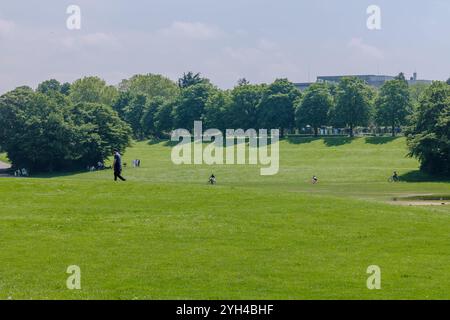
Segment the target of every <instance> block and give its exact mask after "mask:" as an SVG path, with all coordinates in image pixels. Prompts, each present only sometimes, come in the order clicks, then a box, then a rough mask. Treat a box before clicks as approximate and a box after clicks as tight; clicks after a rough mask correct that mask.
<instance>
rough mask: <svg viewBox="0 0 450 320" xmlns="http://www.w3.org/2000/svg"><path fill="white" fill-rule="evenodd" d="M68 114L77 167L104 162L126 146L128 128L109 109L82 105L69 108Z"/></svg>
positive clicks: (128, 136) (83, 103) (101, 105)
mask: <svg viewBox="0 0 450 320" xmlns="http://www.w3.org/2000/svg"><path fill="white" fill-rule="evenodd" d="M70 114H71V118H72V121H73V122H74V124H75V127H76V128H77V133H78V136H77V140H76V143H77V150H78V152H79V155H78V157H77V161H76V163H77V165H78V166H81V167H84V166H86V165H92V164H96V163H97V162H98V161H104V160H105V159H107V158H108V157H109V156H110V155H111V152H112V150H113V149H117V150H121V151H124V150H125V149H126V147H128V146H129V144H130V136H131V128H130V127H129V125H128V124H127V123H125V122H124V121H122V120H121V119H120V118H119V116H118V114H117V113H116V112H115V111H114V110H113V109H112V108H111V107H110V106H107V105H104V104H98V103H85V102H82V103H78V104H76V105H75V106H73V107H71V108H70Z"/></svg>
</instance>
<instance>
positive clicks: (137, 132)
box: [123, 94, 147, 140]
mask: <svg viewBox="0 0 450 320" xmlns="http://www.w3.org/2000/svg"><path fill="white" fill-rule="evenodd" d="M146 108H147V98H146V96H144V95H142V94H137V95H134V96H133V97H132V98H131V100H130V101H129V104H128V105H127V106H126V107H125V109H124V114H123V119H124V120H125V121H126V122H127V123H128V124H129V125H130V126H131V128H132V129H133V135H134V137H135V138H136V139H139V140H140V139H143V138H144V137H145V131H146V128H144V126H143V124H144V123H143V122H142V120H143V117H144V114H145V112H146Z"/></svg>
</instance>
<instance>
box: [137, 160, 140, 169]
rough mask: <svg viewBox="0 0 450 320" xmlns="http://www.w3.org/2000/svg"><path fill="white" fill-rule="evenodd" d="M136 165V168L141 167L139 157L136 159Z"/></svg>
mask: <svg viewBox="0 0 450 320" xmlns="http://www.w3.org/2000/svg"><path fill="white" fill-rule="evenodd" d="M137 166H138V168H140V167H141V160H140V159H137Z"/></svg>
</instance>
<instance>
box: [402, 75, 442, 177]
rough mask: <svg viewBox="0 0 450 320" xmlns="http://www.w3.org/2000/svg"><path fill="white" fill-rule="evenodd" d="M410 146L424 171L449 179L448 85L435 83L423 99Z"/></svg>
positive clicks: (416, 117) (409, 142) (412, 128)
mask: <svg viewBox="0 0 450 320" xmlns="http://www.w3.org/2000/svg"><path fill="white" fill-rule="evenodd" d="M408 146H409V149H410V156H413V157H416V158H418V159H419V160H420V162H421V168H422V170H424V171H426V172H429V173H433V174H437V173H439V174H445V175H450V87H449V86H448V85H447V84H446V83H445V82H438V81H436V82H434V83H433V84H432V85H431V86H430V87H429V88H428V89H427V90H426V91H425V93H424V95H423V96H422V98H421V101H420V106H419V108H418V109H417V111H416V113H415V114H414V117H413V125H412V126H411V128H409V130H408Z"/></svg>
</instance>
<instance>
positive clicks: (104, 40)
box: [61, 32, 119, 49]
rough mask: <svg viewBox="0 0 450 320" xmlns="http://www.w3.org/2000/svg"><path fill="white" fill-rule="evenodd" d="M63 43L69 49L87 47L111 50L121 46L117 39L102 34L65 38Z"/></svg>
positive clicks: (62, 40)
mask: <svg viewBox="0 0 450 320" xmlns="http://www.w3.org/2000/svg"><path fill="white" fill-rule="evenodd" d="M61 43H62V44H63V45H64V46H65V47H66V48H69V49H73V48H86V47H99V48H105V47H106V48H111V47H117V46H119V41H118V39H117V38H116V37H114V36H113V35H110V34H106V33H102V32H97V33H90V34H85V35H80V36H70V37H64V38H62V39H61Z"/></svg>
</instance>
